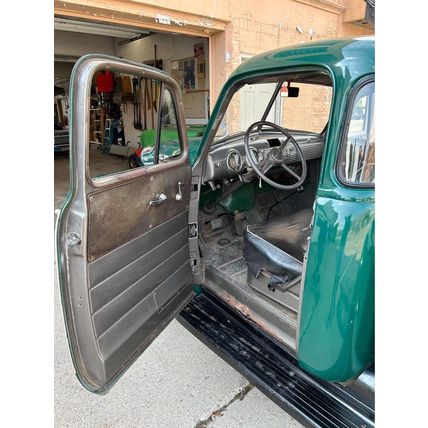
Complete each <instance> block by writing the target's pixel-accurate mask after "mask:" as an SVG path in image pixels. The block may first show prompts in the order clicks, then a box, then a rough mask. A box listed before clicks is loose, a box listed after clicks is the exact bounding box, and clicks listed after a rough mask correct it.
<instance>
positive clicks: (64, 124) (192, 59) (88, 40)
mask: <svg viewBox="0 0 428 428" xmlns="http://www.w3.org/2000/svg"><path fill="white" fill-rule="evenodd" d="M54 52H55V67H54V76H55V82H54V86H55V95H54V132H55V147H54V149H55V152H56V153H57V155H56V156H55V207H56V208H57V207H59V206H60V204H61V201H62V200H63V197H64V196H65V194H66V192H67V190H68V177H69V175H68V150H69V147H68V126H69V117H68V114H69V96H70V94H69V86H70V77H71V71H72V68H73V66H74V64H75V62H76V61H77V60H78V59H79V58H80V57H81V56H83V55H85V54H89V53H93V54H94V53H95V54H105V55H111V56H116V57H120V58H124V59H128V60H131V61H135V62H138V63H143V64H147V65H150V66H153V67H156V68H158V69H161V70H164V71H166V72H167V73H168V74H170V75H171V76H172V77H173V78H174V80H176V81H177V83H178V84H179V86H180V89H181V92H182V97H183V104H184V111H185V117H186V125H187V127H188V136H189V137H192V138H198V137H200V138H202V135H203V132H204V130H205V125H206V124H207V122H208V118H209V114H210V107H209V105H210V97H209V96H210V92H209V88H210V76H209V40H208V38H207V37H197V36H189V35H184V34H178V33H173V32H159V31H153V30H145V29H141V28H135V27H127V26H118V25H111V24H103V23H99V22H90V21H83V20H76V19H68V18H61V17H55V43H54ZM110 78H111V76H109V77H108V78H107V80H109V79H110ZM102 81H103V76H96V77H95V78H94V81H93V87H92V95H91V118H90V120H91V131H90V161H91V163H92V164H93V165H94V168H95V169H96V170H97V171H98V173H99V175H103V174H107V173H112V172H117V171H122V170H124V169H127V168H131V167H132V162H130V157H131V156H133V155H134V154H135V153H136V152H137V151H138V149H139V148H147V144H149V143H148V141H149V142H150V138H151V135H152V134H153V130H154V123H155V121H156V115H157V113H158V108H160V106H159V105H158V101H159V91H158V88H156V85H155V82H140V81H138V84H137V85H135V84H134V83H135V81H134V79H133V76H118V75H113V76H112V79H111V82H107V87H100V85H102V83H100V82H102ZM104 83H106V82H104ZM136 91H138V92H136ZM146 99H147V103H151V106H152V107H151V108H150V106H149V104H145V103H146V101H145V100H146ZM136 101H138V102H137V104H138V103H139V105H137V107H136ZM143 102H144V106H145V108H143V107H144V106H143ZM137 110H139V111H137ZM171 126H172V124H171ZM172 134H173V132H172ZM172 134H171V135H172ZM61 153H63V154H62V155H61ZM134 158H135V156H134Z"/></svg>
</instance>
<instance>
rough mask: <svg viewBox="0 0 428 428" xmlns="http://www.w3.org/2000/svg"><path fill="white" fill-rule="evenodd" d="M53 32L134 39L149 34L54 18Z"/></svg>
mask: <svg viewBox="0 0 428 428" xmlns="http://www.w3.org/2000/svg"><path fill="white" fill-rule="evenodd" d="M54 22H55V30H61V31H72V32H74V33H85V34H97V35H101V36H110V37H118V38H122V39H135V38H141V36H144V35H148V34H150V32H149V31H145V30H140V29H136V28H131V27H125V26H119V25H111V24H101V23H97V22H88V21H81V20H77V19H67V18H60V17H55V21H54Z"/></svg>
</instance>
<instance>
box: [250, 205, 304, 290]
mask: <svg viewBox="0 0 428 428" xmlns="http://www.w3.org/2000/svg"><path fill="white" fill-rule="evenodd" d="M311 218H312V209H311V208H308V209H304V210H301V211H298V212H297V213H295V214H293V215H290V216H286V217H283V218H280V219H276V220H272V221H269V222H266V223H260V224H253V225H250V226H248V227H247V230H246V231H245V233H244V256H245V259H246V261H247V263H248V269H249V271H250V272H251V274H252V275H254V276H255V277H256V278H257V277H258V276H259V274H260V271H261V270H264V271H267V272H268V273H269V274H270V275H271V276H272V277H273V279H274V281H275V282H283V283H289V282H291V281H292V280H293V279H295V278H297V277H298V276H299V275H301V273H302V268H303V258H304V255H305V253H306V251H307V249H308V238H309V236H310V233H311V228H310V222H311Z"/></svg>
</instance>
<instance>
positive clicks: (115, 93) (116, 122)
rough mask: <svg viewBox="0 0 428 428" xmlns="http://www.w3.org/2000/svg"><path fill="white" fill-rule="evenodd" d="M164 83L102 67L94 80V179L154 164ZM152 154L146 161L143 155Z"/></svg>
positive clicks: (91, 165) (91, 148)
mask: <svg viewBox="0 0 428 428" xmlns="http://www.w3.org/2000/svg"><path fill="white" fill-rule="evenodd" d="M160 93H161V84H160V82H158V81H155V80H152V79H146V78H143V77H141V76H134V75H127V74H122V73H120V74H119V73H115V72H113V71H110V70H101V71H99V72H97V73H95V75H94V77H93V81H92V88H91V96H90V100H89V102H90V112H89V118H88V119H89V171H90V175H91V177H93V178H96V177H101V176H105V175H109V174H114V173H118V172H121V171H125V170H129V169H131V168H142V167H146V166H149V165H152V164H153V153H154V150H155V143H156V135H157V127H158V115H159V106H160ZM147 153H152V162H151V163H150V162H149V163H147V164H145V163H144V161H143V155H144V154H147Z"/></svg>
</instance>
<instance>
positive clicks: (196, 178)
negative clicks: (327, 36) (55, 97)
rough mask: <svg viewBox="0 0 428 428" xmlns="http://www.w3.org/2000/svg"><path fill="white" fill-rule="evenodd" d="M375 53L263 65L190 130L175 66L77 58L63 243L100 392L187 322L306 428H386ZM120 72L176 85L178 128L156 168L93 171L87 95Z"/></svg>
mask: <svg viewBox="0 0 428 428" xmlns="http://www.w3.org/2000/svg"><path fill="white" fill-rule="evenodd" d="M374 49H375V42H374V38H371V37H368V38H351V39H336V40H323V41H317V42H311V43H305V44H300V45H297V46H291V47H287V48H281V49H276V50H273V51H269V52H266V53H263V54H260V55H257V56H255V57H252V58H250V59H248V60H247V61H245V62H244V63H243V64H241V65H240V66H239V67H238V68H237V69H236V70H235V71H234V72H233V73H232V75H231V76H230V77H229V79H228V80H227V82H226V84H225V85H224V87H223V89H222V91H221V93H220V95H219V97H218V100H217V102H216V104H215V107H214V109H213V111H212V114H211V117H210V119H209V122H208V124H207V126H206V129H205V132H204V135H203V137H192V138H188V135H187V131H186V124H185V117H184V109H183V103H182V99H181V92H180V88H179V87H178V85H177V83H176V82H175V81H174V80H173V79H172V78H171V77H170V76H169V75H168V74H166V73H164V72H162V71H159V70H157V69H154V68H151V67H148V66H144V65H141V64H137V63H132V62H129V61H125V60H122V59H117V58H112V57H107V56H101V55H88V56H85V57H82V58H81V59H80V60H79V61H78V63H77V64H76V66H75V68H74V70H73V75H72V89H71V93H72V98H71V105H72V124H71V130H72V132H71V142H70V151H71V171H72V172H71V185H70V192H69V194H68V197H67V199H66V201H65V202H64V205H63V207H62V210H61V213H60V215H59V218H58V224H57V249H58V269H59V279H60V287H61V295H62V304H63V310H64V318H65V323H66V327H67V333H68V340H69V345H70V351H71V354H72V358H73V362H74V365H75V369H76V373H77V376H78V378H79V380H80V382H81V383H82V384H83V385H84V386H85V387H86V388H87V389H88V390H90V391H92V392H96V393H104V392H106V391H107V390H108V389H109V388H110V387H111V386H112V385H113V384H114V383H115V382H116V381H117V380H118V378H119V377H120V376H121V374H122V373H123V372H124V371H125V370H126V369H127V368H128V367H129V366H130V365H131V364H132V363H133V362H134V361H135V360H136V358H138V356H139V355H141V353H142V352H144V350H145V349H146V348H147V347H148V346H149V344H150V343H151V342H152V341H153V340H154V339H155V338H156V336H157V335H158V334H159V333H160V332H161V331H162V329H164V328H165V327H166V326H167V325H168V323H169V322H170V321H171V320H172V319H173V318H175V317H177V319H178V320H179V321H180V322H181V323H182V324H183V325H184V326H185V327H187V328H188V329H189V330H190V331H191V332H192V333H193V334H194V335H195V336H196V337H198V338H199V339H200V340H202V341H203V342H204V343H205V344H206V345H207V346H209V347H210V348H211V349H212V350H213V351H215V352H216V353H217V354H218V355H220V356H221V357H222V358H223V359H225V360H226V361H227V362H229V363H230V364H231V365H232V366H233V367H235V368H236V369H237V370H238V371H240V372H241V373H242V374H243V375H244V376H246V377H247V378H248V379H249V380H250V381H251V382H252V383H253V384H254V385H256V386H257V387H258V388H259V389H260V390H261V391H262V392H264V393H265V394H266V395H267V396H268V397H270V398H271V399H272V400H274V401H275V402H276V403H277V404H278V405H279V406H281V407H282V408H283V409H284V410H286V411H287V412H289V413H290V414H291V415H292V416H293V417H295V418H296V419H297V420H299V421H300V422H302V423H303V424H305V425H307V426H323V427H327V426H339V427H348V426H352V427H354V426H358V427H369V426H374V415H375V412H374V378H375V375H374V236H375V235H374V227H375V220H374V214H375V210H374V207H375V200H374V198H375V192H374V183H375V137H374V106H375V84H374V79H375V78H374V75H375V67H374ZM106 68H108V69H110V70H113V71H115V72H118V73H130V74H132V75H140V76H143V77H144V78H146V79H147V78H149V79H150V78H151V79H156V81H157V82H160V85H161V94H162V95H161V100H162V101H163V102H164V107H163V110H162V111H168V112H169V113H168V115H169V119H168V121H167V122H165V124H163V116H162V117H159V121H158V124H159V126H158V127H157V131H156V138H155V141H156V143H155V144H154V153H153V158H152V160H151V161H150V162H148V163H147V164H146V165H142V166H140V167H138V168H133V169H129V170H126V171H122V172H117V173H113V174H110V175H105V176H102V177H98V178H93V177H91V176H90V174H89V167H88V165H89V158H88V150H87V146H88V137H87V135H88V129H87V126H88V120H87V117H88V114H89V112H88V109H89V103H88V94H90V81H91V78H92V76H93V75H94V73H95V72H96V71H98V70H102V69H106ZM160 110H161V109H160ZM238 116H239V117H238ZM171 117H172V118H173V119H171ZM163 125H165V126H163ZM171 126H175V129H176V132H177V133H176V137H174V138H165V134H164V138H163V137H162V133H163V132H164V131H165V129H170V127H171ZM188 140H190V144H189V141H188ZM189 145H190V146H191V149H190V151H189ZM168 146H170V148H172V149H173V150H172V149H171V151H170V152H168ZM161 153H164V154H165V155H163V156H160V154H161ZM168 153H170V154H168ZM189 153H192V155H189ZM112 218H113V219H118V218H120V219H126V221H122V222H116V221H111V219H112ZM174 357H176V358H179V356H171V358H174Z"/></svg>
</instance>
